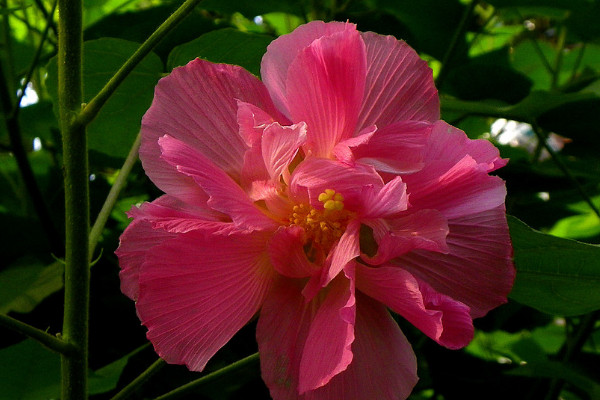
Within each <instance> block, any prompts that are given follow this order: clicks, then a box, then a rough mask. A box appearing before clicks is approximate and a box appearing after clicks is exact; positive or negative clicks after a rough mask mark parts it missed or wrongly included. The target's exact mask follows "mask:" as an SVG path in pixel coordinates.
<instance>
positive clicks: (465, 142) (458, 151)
mask: <svg viewBox="0 0 600 400" xmlns="http://www.w3.org/2000/svg"><path fill="white" fill-rule="evenodd" d="M466 155H469V156H470V157H471V158H473V159H474V160H475V162H476V163H477V164H480V165H482V166H483V167H484V169H485V171H486V172H491V171H494V170H496V169H498V168H501V167H503V166H505V165H506V163H507V162H508V160H506V159H502V158H500V152H499V151H498V149H497V148H496V147H494V145H493V144H491V143H490V142H489V141H487V140H484V139H477V140H472V139H469V138H468V137H467V135H466V134H465V133H464V132H463V131H461V130H460V129H458V128H455V127H453V126H452V125H449V124H448V123H446V122H444V121H437V122H436V123H435V124H433V129H432V131H431V135H430V137H429V142H428V144H427V152H426V153H425V159H426V160H427V161H429V162H431V161H445V162H448V163H454V164H456V163H458V162H459V161H460V160H462V159H463V158H464V157H465V156H466Z"/></svg>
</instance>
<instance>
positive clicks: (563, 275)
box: [508, 217, 600, 316]
mask: <svg viewBox="0 0 600 400" xmlns="http://www.w3.org/2000/svg"><path fill="white" fill-rule="evenodd" d="M508 221H509V227H510V233H511V239H512V242H513V248H514V258H515V266H516V268H517V278H516V281H515V285H514V287H513V290H512V292H511V293H510V295H509V296H510V297H511V298H512V299H514V300H516V301H518V302H519V303H522V304H525V305H528V306H530V307H533V308H536V309H538V310H540V311H544V312H546V313H549V314H558V315H565V316H571V315H579V314H585V313H588V312H592V311H594V310H597V309H600V246H597V245H592V244H585V243H581V242H576V241H574V240H569V239H561V238H557V237H554V236H550V235H546V234H544V233H541V232H538V231H535V230H533V229H531V228H529V227H528V226H527V225H525V224H524V223H523V222H521V221H519V220H518V219H516V218H514V217H509V218H508Z"/></svg>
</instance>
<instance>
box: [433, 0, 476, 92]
mask: <svg viewBox="0 0 600 400" xmlns="http://www.w3.org/2000/svg"><path fill="white" fill-rule="evenodd" d="M476 5H477V0H471V2H470V3H469V5H468V6H467V8H466V9H465V12H464V13H463V15H462V18H461V19H460V22H459V23H458V27H457V28H456V30H455V31H454V35H453V36H452V40H451V41H450V45H449V46H448V49H447V50H446V53H444V58H443V59H442V67H441V68H440V72H439V74H438V76H437V79H436V81H435V85H436V86H437V87H438V88H440V87H442V85H443V83H444V80H445V79H446V75H448V66H449V63H450V62H451V61H452V57H453V56H454V52H455V51H456V48H457V47H458V42H459V40H460V38H461V37H462V36H463V35H464V33H465V30H466V29H467V23H468V22H469V18H470V17H471V14H473V10H474V9H475V6H476Z"/></svg>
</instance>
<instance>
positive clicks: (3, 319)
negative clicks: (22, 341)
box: [0, 314, 75, 355]
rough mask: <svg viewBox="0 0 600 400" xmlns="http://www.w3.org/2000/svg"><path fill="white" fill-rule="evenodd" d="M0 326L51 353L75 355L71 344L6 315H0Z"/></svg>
mask: <svg viewBox="0 0 600 400" xmlns="http://www.w3.org/2000/svg"><path fill="white" fill-rule="evenodd" d="M0 325H2V326H4V327H6V328H9V329H11V330H13V331H15V332H18V333H20V334H22V335H25V336H27V337H30V338H32V339H34V340H37V341H38V342H39V343H41V344H43V345H44V346H46V347H47V348H49V349H50V350H52V351H56V352H57V353H60V354H65V355H71V354H74V353H75V347H74V346H73V345H72V344H70V343H67V342H65V341H64V340H61V339H59V338H57V337H56V336H52V335H50V334H49V333H47V332H44V331H42V330H41V329H38V328H34V327H33V326H31V325H28V324H26V323H24V322H21V321H19V320H17V319H14V318H12V317H9V316H8V315H4V314H0Z"/></svg>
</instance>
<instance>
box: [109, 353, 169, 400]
mask: <svg viewBox="0 0 600 400" xmlns="http://www.w3.org/2000/svg"><path fill="white" fill-rule="evenodd" d="M165 364H166V363H165V362H164V360H162V359H161V358H159V359H158V360H156V361H155V362H154V363H153V364H152V365H151V366H149V367H148V368H147V369H146V370H145V371H144V372H142V373H141V374H140V375H138V377H137V378H135V379H134V380H133V381H131V382H130V383H129V385H127V386H125V387H124V388H123V389H121V391H120V392H119V393H117V394H116V395H114V396H113V397H112V398H111V399H110V400H124V399H126V398H128V397H129V396H130V395H131V394H132V393H133V392H134V391H135V390H136V389H137V388H138V387H140V386H141V385H143V384H144V383H145V382H146V381H147V380H148V379H150V378H152V377H153V376H154V375H155V374H156V373H157V372H158V371H160V370H161V368H162V367H164V366H165Z"/></svg>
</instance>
